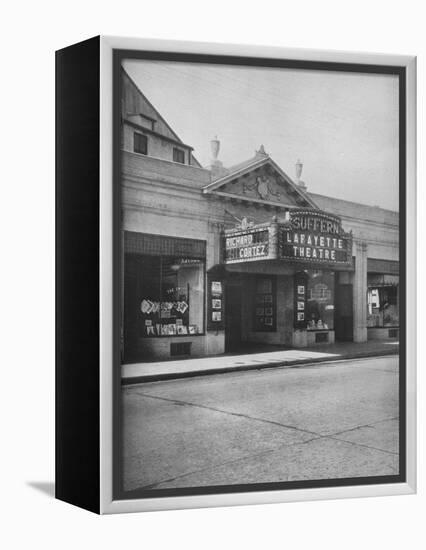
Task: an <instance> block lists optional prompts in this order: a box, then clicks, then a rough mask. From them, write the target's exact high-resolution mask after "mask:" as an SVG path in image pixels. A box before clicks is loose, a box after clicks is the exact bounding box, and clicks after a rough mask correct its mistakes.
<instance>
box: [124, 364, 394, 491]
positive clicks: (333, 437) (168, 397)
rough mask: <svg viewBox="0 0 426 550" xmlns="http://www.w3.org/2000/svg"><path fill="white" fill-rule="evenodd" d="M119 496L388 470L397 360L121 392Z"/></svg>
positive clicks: (157, 384) (252, 373) (248, 374)
mask: <svg viewBox="0 0 426 550" xmlns="http://www.w3.org/2000/svg"><path fill="white" fill-rule="evenodd" d="M122 392H123V407H124V409H123V422H124V489H125V490H134V489H142V488H145V489H148V488H149V489H157V488H158V489H163V488H171V487H173V488H176V487H197V486H206V485H228V484H242V483H264V482H273V481H296V480H307V479H310V480H312V479H332V478H342V477H358V476H362V477H364V476H375V475H392V474H397V473H398V413H399V411H398V357H397V356H388V357H377V358H369V359H363V360H348V361H345V362H339V363H329V364H320V365H318V364H317V365H312V366H305V367H302V368H301V367H298V368H284V369H281V368H273V369H267V370H260V371H249V372H239V373H229V374H221V375H213V376H203V377H198V378H190V379H181V380H173V381H164V382H154V383H146V384H138V385H133V386H125V387H123V389H122Z"/></svg>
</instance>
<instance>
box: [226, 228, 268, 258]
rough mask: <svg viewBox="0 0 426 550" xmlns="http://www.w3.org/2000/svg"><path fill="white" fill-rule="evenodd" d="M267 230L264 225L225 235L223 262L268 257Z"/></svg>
mask: <svg viewBox="0 0 426 550" xmlns="http://www.w3.org/2000/svg"><path fill="white" fill-rule="evenodd" d="M268 255H269V230H268V228H267V227H266V228H265V227H260V228H259V227H258V228H253V229H247V230H245V231H236V232H232V233H230V234H227V235H226V236H225V263H227V264H233V263H239V262H252V261H256V260H262V259H266V258H268Z"/></svg>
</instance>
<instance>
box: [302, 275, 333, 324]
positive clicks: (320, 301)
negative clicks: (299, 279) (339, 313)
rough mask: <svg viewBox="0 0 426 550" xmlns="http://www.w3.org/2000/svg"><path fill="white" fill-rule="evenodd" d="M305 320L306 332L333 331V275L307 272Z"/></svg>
mask: <svg viewBox="0 0 426 550" xmlns="http://www.w3.org/2000/svg"><path fill="white" fill-rule="evenodd" d="M306 320H307V328H308V330H333V329H334V273H333V272H330V271H319V270H310V271H308V285H307V300H306Z"/></svg>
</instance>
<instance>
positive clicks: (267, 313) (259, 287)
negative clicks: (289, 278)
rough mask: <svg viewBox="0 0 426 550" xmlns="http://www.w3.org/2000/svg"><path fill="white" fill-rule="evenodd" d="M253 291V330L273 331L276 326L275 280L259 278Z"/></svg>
mask: <svg viewBox="0 0 426 550" xmlns="http://www.w3.org/2000/svg"><path fill="white" fill-rule="evenodd" d="M255 290H256V292H255V296H254V301H255V303H254V314H255V315H254V330H255V331H257V332H258V331H273V330H275V325H276V321H275V320H276V307H275V279H274V278H271V277H259V278H258V279H256V289H255Z"/></svg>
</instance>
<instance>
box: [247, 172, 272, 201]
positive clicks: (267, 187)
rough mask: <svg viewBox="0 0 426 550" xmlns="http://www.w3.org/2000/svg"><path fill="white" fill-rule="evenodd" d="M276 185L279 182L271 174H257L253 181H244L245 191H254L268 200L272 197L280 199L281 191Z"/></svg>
mask: <svg viewBox="0 0 426 550" xmlns="http://www.w3.org/2000/svg"><path fill="white" fill-rule="evenodd" d="M274 187H275V189H274ZM276 187H277V184H276V181H275V180H274V178H272V177H270V176H256V178H255V180H254V181H252V182H250V181H244V183H243V193H244V194H245V195H247V194H250V193H252V192H253V191H254V192H256V193H257V195H258V196H259V197H260V198H261V199H263V200H267V199H269V198H270V197H275V198H277V199H279V198H280V197H281V193H280V192H279V191H278V190H277V189H276Z"/></svg>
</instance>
